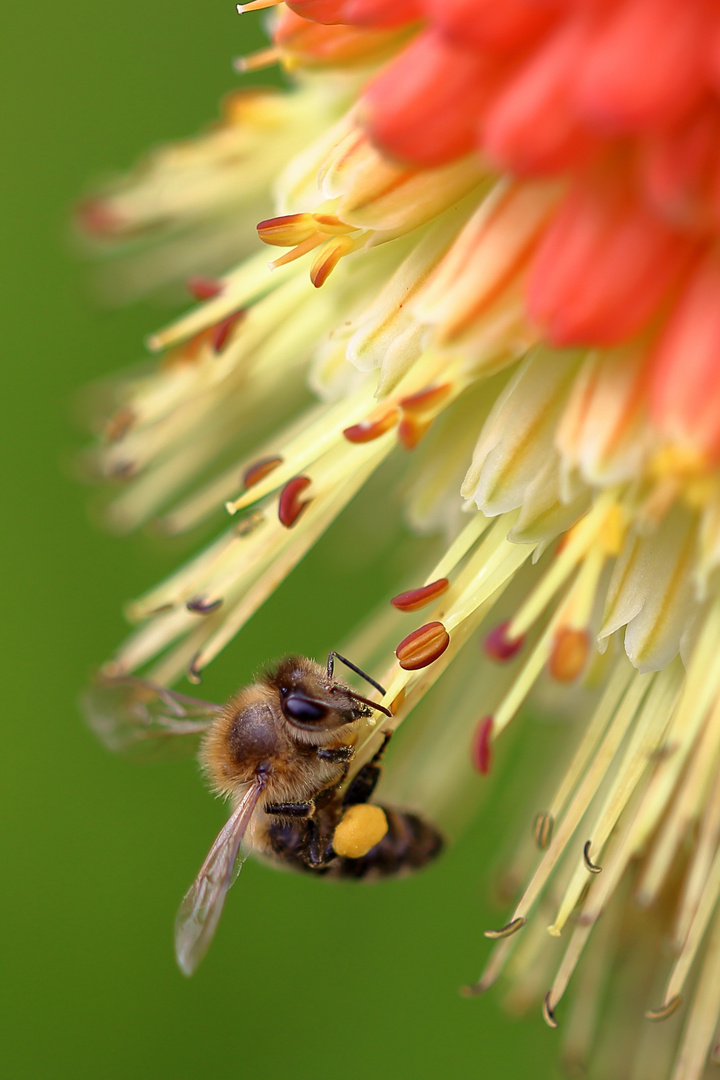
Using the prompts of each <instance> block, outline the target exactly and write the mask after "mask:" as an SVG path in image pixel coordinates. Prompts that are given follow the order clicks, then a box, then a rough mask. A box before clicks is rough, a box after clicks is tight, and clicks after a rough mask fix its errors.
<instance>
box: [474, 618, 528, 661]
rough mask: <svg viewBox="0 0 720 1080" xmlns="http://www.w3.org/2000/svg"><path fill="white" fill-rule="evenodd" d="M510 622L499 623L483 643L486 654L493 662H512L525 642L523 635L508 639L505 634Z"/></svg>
mask: <svg viewBox="0 0 720 1080" xmlns="http://www.w3.org/2000/svg"><path fill="white" fill-rule="evenodd" d="M509 625H510V622H509V621H508V622H503V623H500V624H499V625H498V626H496V627H495V629H494V630H491V631H490V633H489V634H488V635H487V637H486V638H485V641H484V642H483V648H484V649H485V652H486V654H487V655H488V656H489V657H490V658H491V659H493V660H501V661H502V660H512V658H513V656H515V655H516V654H517V653H519V652H520V650H521V649H522V647H523V644H524V642H525V637H524V635H521V636H520V637H518V638H509V637H508V634H507V630H508V626H509Z"/></svg>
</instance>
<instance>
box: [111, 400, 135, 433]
mask: <svg viewBox="0 0 720 1080" xmlns="http://www.w3.org/2000/svg"><path fill="white" fill-rule="evenodd" d="M136 420H137V417H136V415H135V411H134V410H133V409H131V408H130V406H129V405H126V406H125V408H123V409H118V411H117V412H116V413H114V414H113V416H111V417H110V419H109V420H108V422H107V424H106V425H105V438H106V439H107V441H108V442H120V440H121V439H122V438H123V437H124V436H125V435H127V433H128V431H129V430H130V428H131V427H132V426H133V424H134V423H135V421H136Z"/></svg>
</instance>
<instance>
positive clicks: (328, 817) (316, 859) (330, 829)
mask: <svg viewBox="0 0 720 1080" xmlns="http://www.w3.org/2000/svg"><path fill="white" fill-rule="evenodd" d="M339 816H340V815H339V813H338V812H337V808H336V807H333V806H328V807H327V808H326V809H325V810H321V811H320V813H318V814H316V815H315V816H314V817H312V818H310V820H309V821H308V823H307V837H308V839H307V848H306V862H307V865H308V866H309V867H310V868H311V869H313V870H320V869H322V868H323V867H325V866H327V865H328V864H329V863H330V862H332V860H333V859H334V858H335V852H334V851H333V846H332V842H333V836H334V835H335V829H336V827H337V823H338V819H339Z"/></svg>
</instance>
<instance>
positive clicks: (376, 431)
mask: <svg viewBox="0 0 720 1080" xmlns="http://www.w3.org/2000/svg"><path fill="white" fill-rule="evenodd" d="M399 415H400V412H399V410H398V409H397V407H396V406H394V405H391V406H390V407H387V406H382V407H381V408H380V409H379V410H378V409H376V410H375V411H374V412H372V413H371V414H370V416H369V417H368V418H367V419H366V420H361V421H360V423H359V424H353V425H352V426H351V427H347V428H345V429H344V430H343V435H344V436H345V438H346V439H347V440H348V442H351V443H366V442H372V440H373V439H379V438H380V436H381V435H384V434H385V432H386V431H390V429H391V428H394V427H395V425H396V423H397V421H398V417H399Z"/></svg>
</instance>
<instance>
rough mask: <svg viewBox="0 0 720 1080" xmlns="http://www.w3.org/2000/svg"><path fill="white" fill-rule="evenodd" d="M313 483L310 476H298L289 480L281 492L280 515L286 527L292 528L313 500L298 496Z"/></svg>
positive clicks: (279, 501)
mask: <svg viewBox="0 0 720 1080" xmlns="http://www.w3.org/2000/svg"><path fill="white" fill-rule="evenodd" d="M311 483H312V481H311V480H310V477H309V476H296V477H294V478H293V479H292V480H288V482H287V484H286V485H285V487H284V488H283V489H282V491H281V492H280V499H279V500H278V517H279V518H280V521H281V523H282V524H283V525H284V526H285V528H286V529H290V528H292V526H293V525H294V524H295V522H296V521H297V520H298V518H299V517H300V515H301V514H302V513H303V512H304V510H305V508H306V507H307V506H308V505H309V504H310V503H311V502H312V499H302V500H301V499H299V498H298V496H299V495H300V492H301V491H304V490H305V488H306V487H309V486H310V484H311Z"/></svg>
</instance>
